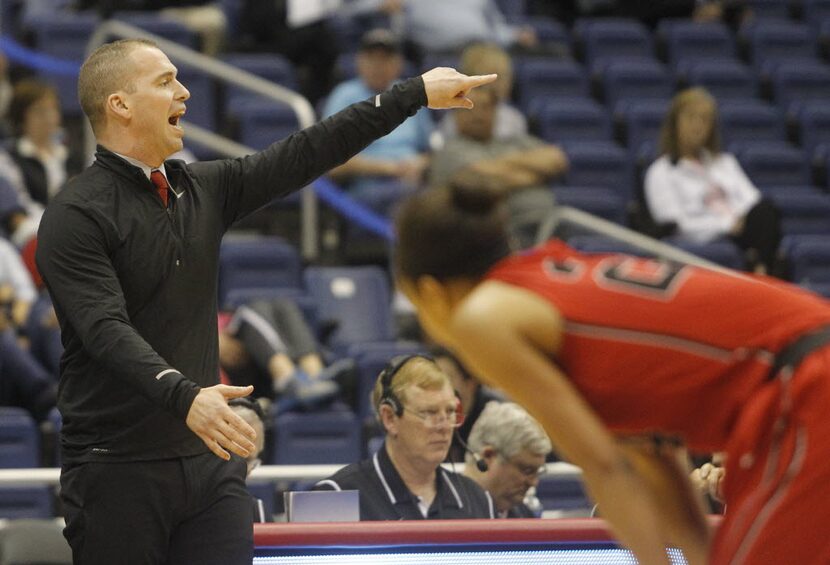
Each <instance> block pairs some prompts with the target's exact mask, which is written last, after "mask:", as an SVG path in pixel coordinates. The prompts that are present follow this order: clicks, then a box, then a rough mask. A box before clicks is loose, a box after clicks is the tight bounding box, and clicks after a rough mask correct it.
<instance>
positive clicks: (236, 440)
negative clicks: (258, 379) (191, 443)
mask: <svg viewBox="0 0 830 565" xmlns="http://www.w3.org/2000/svg"><path fill="white" fill-rule="evenodd" d="M253 391H254V387H252V386H228V385H216V386H211V387H208V388H203V389H202V390H200V391H199V394H197V395H196V398H195V399H194V400H193V404H192V405H191V406H190V411H189V412H188V413H187V427H188V428H190V429H191V430H193V432H194V433H195V434H196V435H197V436H199V437H200V438H202V441H203V442H205V445H207V446H208V447H209V448H210V450H211V451H212V452H214V453H215V454H216V455H217V456H219V457H221V458H222V459H224V460H225V461H229V460H230V458H231V456H230V453H228V451H232V452H234V453H236V454H237V455H239V456H240V457H248V455H249V454H250V453H251V452H252V451H253V450H254V449H255V448H256V446H255V445H254V444H253V441H254V440H255V439H256V432H255V431H254V429H253V428H252V427H251V426H249V425H248V423H247V422H245V420H243V419H242V418H240V417H239V416H238V415H237V414H236V412H234V411H233V410H231V409H230V407H228V400H230V399H232V398H241V397H243V396H248V395H249V394H251V393H252V392H253Z"/></svg>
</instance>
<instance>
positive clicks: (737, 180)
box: [645, 88, 781, 272]
mask: <svg viewBox="0 0 830 565" xmlns="http://www.w3.org/2000/svg"><path fill="white" fill-rule="evenodd" d="M660 149H661V152H662V155H661V156H660V157H659V158H658V159H657V160H656V161H655V162H654V163H652V164H651V166H650V167H649V168H648V171H647V172H646V177H645V198H646V204H647V205H648V209H649V212H650V213H651V215H652V217H653V218H654V220H655V221H657V222H659V223H674V224H676V226H677V228H676V233H675V235H676V237H678V238H679V239H685V240H689V241H694V242H698V243H706V242H709V241H713V240H716V239H718V238H721V237H729V238H730V239H732V240H733V241H734V242H735V243H736V244H737V245H738V246H740V247H741V249H743V250H744V252H745V256H746V258H747V266H748V268H750V269H751V270H753V271H755V272H771V271H772V270H773V269H774V267H775V264H776V257H777V250H778V244H779V243H780V240H781V228H780V213H779V211H778V210H777V208H775V206H774V205H773V204H772V203H771V202H770V201H769V200H766V199H764V198H762V194H761V193H760V191H759V190H758V189H757V188H756V187H755V185H753V184H752V181H750V180H749V178H748V177H747V176H746V174H745V173H744V171H743V169H742V168H741V166H740V164H738V161H737V159H735V157H734V156H733V155H731V154H729V153H725V152H722V151H721V149H720V136H719V133H718V121H717V105H716V103H715V100H714V98H713V97H712V96H711V95H710V94H709V93H708V92H707V91H706V90H704V89H702V88H690V89H687V90H684V91H682V92H680V93H679V94H677V95H676V96H675V97H674V100H672V104H671V107H670V108H669V112H668V114H667V115H666V118H665V120H664V121H663V129H662V132H661V139H660Z"/></svg>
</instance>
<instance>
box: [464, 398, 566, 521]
mask: <svg viewBox="0 0 830 565" xmlns="http://www.w3.org/2000/svg"><path fill="white" fill-rule="evenodd" d="M468 446H469V448H470V452H468V453H467V458H466V461H465V463H466V464H465V466H464V474H465V475H466V476H468V477H470V478H471V479H473V480H474V481H475V482H477V483H478V484H479V485H480V486H481V487H482V488H483V489H485V490H487V491H488V492H489V493H490V494H491V495H492V497H493V502H495V504H496V511H497V512H498V517H499V518H533V517H535V514H534V512H533V511H532V510H531V509H530V508H528V506H526V505H525V504H524V502H523V501H524V499H525V496H526V495H527V493H528V490H529V489H530V488H531V487H534V488H535V487H536V485H537V484H538V482H539V476H540V475H541V474H542V473H543V472H544V468H545V467H544V466H545V457H547V455H548V453H550V451H551V443H550V439H549V438H548V436H547V434H546V433H545V431H544V430H543V429H542V426H540V425H539V423H538V422H537V421H536V420H534V419H533V417H532V416H531V415H530V414H528V413H527V412H526V411H525V410H524V408H522V407H521V406H519V405H518V404H514V403H512V402H490V403H489V404H487V406H485V408H484V411H483V412H482V413H481V416H480V417H479V418H478V420H476V423H475V425H474V426H473V429H472V431H471V432H470V441H469V442H468Z"/></svg>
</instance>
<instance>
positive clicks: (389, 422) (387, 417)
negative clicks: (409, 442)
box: [378, 404, 398, 436]
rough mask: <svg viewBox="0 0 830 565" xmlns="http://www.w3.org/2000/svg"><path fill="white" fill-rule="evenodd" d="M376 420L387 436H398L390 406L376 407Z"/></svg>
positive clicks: (395, 420) (396, 424)
mask: <svg viewBox="0 0 830 565" xmlns="http://www.w3.org/2000/svg"><path fill="white" fill-rule="evenodd" d="M378 419H379V420H380V424H381V425H382V426H383V429H384V430H385V431H386V433H387V434H388V435H391V436H395V435H397V434H398V419H397V417H396V416H395V411H394V410H392V407H391V406H389V405H388V404H381V405H380V406H378Z"/></svg>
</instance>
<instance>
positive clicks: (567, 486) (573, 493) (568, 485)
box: [536, 476, 594, 514]
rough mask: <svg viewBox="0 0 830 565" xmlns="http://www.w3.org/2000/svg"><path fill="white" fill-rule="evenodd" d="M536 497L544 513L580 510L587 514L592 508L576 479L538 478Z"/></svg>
mask: <svg viewBox="0 0 830 565" xmlns="http://www.w3.org/2000/svg"><path fill="white" fill-rule="evenodd" d="M536 496H537V497H538V498H539V502H541V503H542V508H544V511H545V512H554V511H577V510H582V511H584V512H585V513H586V514H587V513H588V512H590V511H591V508H593V506H594V503H593V502H591V499H590V498H588V495H587V494H586V493H585V489H584V488H583V486H582V481H581V480H580V479H578V478H570V477H569V478H562V477H555V476H543V477H540V478H539V484H538V485H536Z"/></svg>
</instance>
